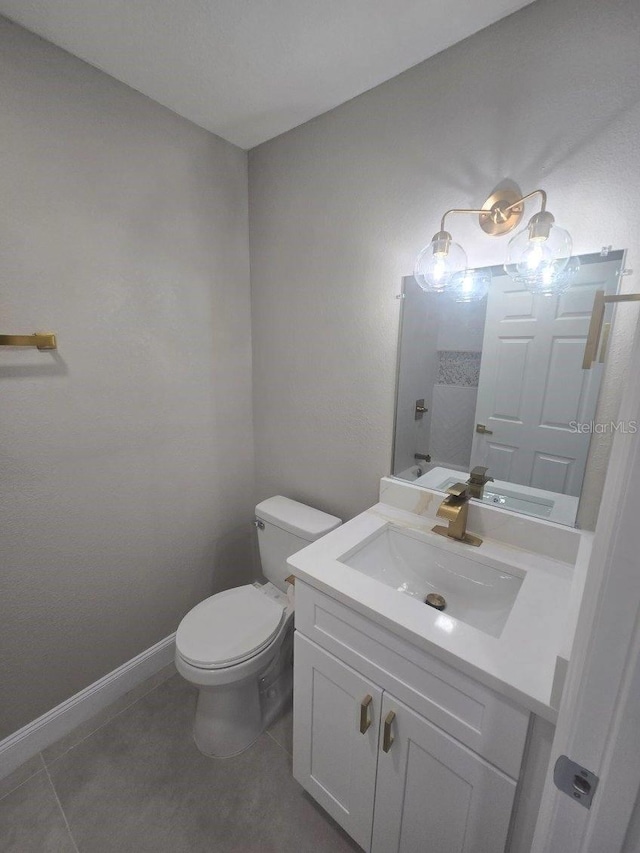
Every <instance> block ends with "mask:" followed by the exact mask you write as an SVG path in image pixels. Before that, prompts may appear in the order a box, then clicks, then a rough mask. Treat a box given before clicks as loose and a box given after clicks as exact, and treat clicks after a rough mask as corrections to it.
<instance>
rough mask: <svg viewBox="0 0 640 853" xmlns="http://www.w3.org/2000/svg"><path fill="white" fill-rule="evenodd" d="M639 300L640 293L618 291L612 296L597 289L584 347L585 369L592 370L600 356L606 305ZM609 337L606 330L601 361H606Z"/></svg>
mask: <svg viewBox="0 0 640 853" xmlns="http://www.w3.org/2000/svg"><path fill="white" fill-rule="evenodd" d="M638 301H640V293H617V294H615V295H612V296H606V294H605V292H604V290H596V295H595V298H594V300H593V312H592V314H591V322H590V323H589V332H588V334H587V343H586V345H585V348H584V359H583V361H582V369H583V370H591V365H592V364H593V362H594V361H595V360H596V358H597V357H598V344H599V343H600V333H601V331H602V321H603V320H604V309H605V305H606V304H608V303H609V302H638ZM608 337H609V334H608V332H606V330H605V340H604V341H603V347H602V349H601V350H600V361H601V362H602V361H604V356H605V349H606V345H607V339H608Z"/></svg>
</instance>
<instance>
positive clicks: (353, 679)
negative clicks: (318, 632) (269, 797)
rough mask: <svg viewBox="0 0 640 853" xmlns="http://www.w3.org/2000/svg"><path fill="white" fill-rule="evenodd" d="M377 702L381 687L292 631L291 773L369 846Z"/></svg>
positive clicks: (371, 820) (362, 842)
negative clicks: (293, 642)
mask: <svg viewBox="0 0 640 853" xmlns="http://www.w3.org/2000/svg"><path fill="white" fill-rule="evenodd" d="M369 696H370V697H371V700H370V702H369V703H368V704H367V698H368V697H369ZM381 701H382V691H381V690H380V688H379V687H376V685H375V684H372V682H370V681H368V680H367V679H366V678H363V677H362V676H361V675H358V673H357V672H355V671H354V670H353V669H351V668H350V667H348V666H345V664H343V663H341V662H340V661H339V660H337V658H334V657H333V655H330V654H329V653H328V652H325V651H323V650H322V649H320V648H319V647H318V646H316V645H315V643H312V642H310V641H309V640H307V639H306V638H305V637H302V636H301V635H300V634H299V633H298V632H297V631H296V634H295V651H294V690H293V775H294V776H295V778H296V779H297V780H298V782H300V784H301V785H302V786H303V787H304V788H305V789H306V790H307V791H308V792H309V793H310V794H311V795H312V796H313V797H314V798H315V799H316V800H317V801H318V802H319V803H320V805H321V806H323V808H325V809H326V810H327V811H328V812H329V814H330V815H331V816H332V817H333V818H335V820H336V821H337V822H338V823H339V824H340V826H342V827H343V828H344V829H345V830H346V831H347V832H348V833H349V835H350V836H351V837H352V838H354V839H355V840H356V841H357V842H358V844H359V845H360V846H361V847H363V848H364V849H365V850H367V851H368V850H369V849H370V846H371V827H372V823H373V801H374V798H375V787H376V763H377V756H378V749H377V745H378V730H379V720H380V707H381ZM363 702H364V703H365V710H364V711H363V710H362V703H363ZM361 729H366V730H365V731H364V732H363V731H361Z"/></svg>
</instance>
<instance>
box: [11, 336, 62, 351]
mask: <svg viewBox="0 0 640 853" xmlns="http://www.w3.org/2000/svg"><path fill="white" fill-rule="evenodd" d="M0 347H37V348H38V349H39V350H48V349H57V348H58V344H57V342H56V336H55V335H54V334H52V333H46V334H41V335H39V334H38V333H37V332H35V333H34V334H33V335H0Z"/></svg>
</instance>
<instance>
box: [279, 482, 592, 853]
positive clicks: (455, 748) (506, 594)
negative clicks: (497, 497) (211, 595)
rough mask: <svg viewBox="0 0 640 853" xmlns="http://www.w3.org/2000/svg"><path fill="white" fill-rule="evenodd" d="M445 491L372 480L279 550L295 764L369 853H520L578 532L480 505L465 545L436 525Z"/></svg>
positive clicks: (556, 691) (570, 619) (583, 539)
mask: <svg viewBox="0 0 640 853" xmlns="http://www.w3.org/2000/svg"><path fill="white" fill-rule="evenodd" d="M441 500H442V495H441V494H437V493H435V492H429V491H426V490H424V489H421V488H418V487H416V486H412V485H410V484H403V483H400V482H398V481H394V480H392V479H387V478H385V479H383V480H382V482H381V503H379V504H376V505H375V506H374V507H372V508H371V509H370V510H368V511H367V512H365V513H362V514H361V515H359V516H357V517H356V518H354V519H353V520H352V521H350V522H348V523H347V524H345V525H343V526H342V527H340V528H338V529H337V530H335V531H333V532H332V533H331V534H329V535H328V536H326V537H324V538H323V539H321V540H319V541H318V542H316V543H314V544H312V545H311V546H309V547H307V548H305V549H304V550H303V551H301V552H299V553H298V554H295V555H294V556H293V557H291V558H290V560H289V565H290V566H291V568H292V570H293V572H294V573H295V576H296V612H295V620H296V634H295V658H294V660H295V664H294V665H295V675H294V682H295V686H294V759H293V772H294V776H295V777H296V779H297V780H298V781H299V782H300V783H301V784H302V785H303V786H304V787H305V789H306V790H307V791H308V792H309V793H310V794H311V795H312V796H313V797H314V798H315V799H316V800H317V801H318V802H319V803H320V805H322V806H323V807H324V808H325V809H326V810H327V812H329V814H331V815H332V816H333V817H334V818H335V820H336V821H337V822H338V823H339V824H340V825H341V826H342V827H343V828H344V829H345V830H346V831H347V832H348V833H349V835H351V836H352V837H353V838H354V839H355V840H356V841H357V843H358V844H359V845H360V846H361V847H362V848H363V849H364V850H366V851H369V850H371V851H373V853H393V851H405V853H412V852H413V851H422V850H429V851H430V853H458V851H460V853H463V852H464V853H472V851H473V853H498V851H503V850H505V849H507V850H513V851H516V850H517V851H518V853H520V850H521V849H524V848H523V847H522V845H521V843H520V846H519V844H518V838H517V836H518V835H519V836H523V834H524V835H526V830H522V824H523V823H526V822H527V821H528V822H529V824H531V820H532V817H531V815H526V814H525V812H526V811H527V809H528V808H529V809H531V808H534V805H533V804H532V800H535V793H532V791H533V789H534V788H535V785H536V784H538V785H539V784H541V779H542V777H543V775H544V771H545V769H546V761H544V760H542V759H541V756H542V755H544V753H545V749H546V750H547V752H548V748H549V745H550V738H551V735H552V732H553V724H554V723H555V719H556V716H557V710H556V709H557V706H558V701H559V697H560V695H561V692H562V680H563V676H564V672H565V669H566V661H567V659H568V657H569V654H570V647H571V639H572V635H573V629H574V624H575V618H576V614H577V611H578V608H579V601H580V598H581V592H582V584H583V578H584V571H585V565H586V561H587V557H588V553H589V550H590V541H591V535H590V534H584V533H580V532H579V531H577V530H572V529H569V528H565V527H561V526H559V525H555V524H551V523H549V522H545V521H542V520H539V519H532V518H527V517H524V516H517V515H515V514H513V513H509V512H505V511H503V510H500V509H494V508H492V507H485V506H482V505H480V504H476V505H474V506H471V507H470V512H469V530H471V531H473V533H475V534H479V535H480V536H482V537H483V539H484V541H483V543H482V545H481V546H480V547H479V548H474V547H471V546H469V545H465V544H463V543H460V542H457V541H453V540H450V539H447V538H445V537H442V536H437V535H435V534H434V533H432V527H433V525H434V523H435V521H436V518H435V512H436V510H437V508H438V506H439V504H440V502H441ZM428 592H437V593H439V594H441V595H442V596H443V597H444V598H445V600H446V606H445V609H444V611H438V610H436V609H434V608H432V607H429V606H427V605H426V604H424V598H425V596H426V594H427V593H428ZM540 732H543V733H544V734H543V740H544V739H545V738H546V741H547V743H546V746H545V744H540V743H537V740H538V739H539V738H540ZM547 760H548V756H547ZM540 765H542V767H541V766H540ZM536 773H537V776H538V778H537V779H536V780H532V779H531V778H529V777H532V776H534V775H535V774H536ZM541 774H542V775H541ZM523 792H524V793H523ZM536 810H537V809H536ZM514 839H515V840H514Z"/></svg>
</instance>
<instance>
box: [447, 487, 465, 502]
mask: <svg viewBox="0 0 640 853" xmlns="http://www.w3.org/2000/svg"><path fill="white" fill-rule="evenodd" d="M447 494H448V495H449V496H450V498H446V500H449V499H452V502H453V501H455V502H456V503H461V502H462V501H466V500H468V499H469V486H468V485H467V483H454V484H453V486H449V488H448V489H447Z"/></svg>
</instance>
